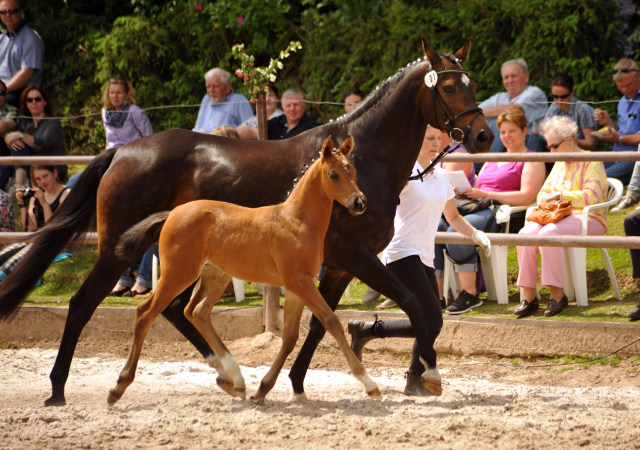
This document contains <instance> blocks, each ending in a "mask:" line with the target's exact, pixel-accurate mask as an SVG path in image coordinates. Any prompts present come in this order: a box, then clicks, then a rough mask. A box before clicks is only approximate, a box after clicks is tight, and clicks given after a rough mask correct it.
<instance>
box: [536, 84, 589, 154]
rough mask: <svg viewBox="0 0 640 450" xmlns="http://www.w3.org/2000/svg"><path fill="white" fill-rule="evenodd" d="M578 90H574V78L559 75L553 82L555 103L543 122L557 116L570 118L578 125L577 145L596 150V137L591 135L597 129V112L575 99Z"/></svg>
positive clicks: (552, 89)
mask: <svg viewBox="0 0 640 450" xmlns="http://www.w3.org/2000/svg"><path fill="white" fill-rule="evenodd" d="M575 93H576V90H575V89H574V88H573V78H572V77H570V76H569V75H565V74H559V75H556V76H555V78H554V79H553V80H552V81H551V96H552V97H553V103H552V104H551V106H549V109H548V110H547V114H546V115H545V116H544V120H543V122H546V121H547V120H549V119H551V118H552V117H555V116H566V117H570V118H571V119H572V120H573V121H574V122H575V123H576V124H577V125H578V133H577V135H576V143H577V144H578V147H580V148H581V149H583V150H593V149H595V148H596V137H595V136H593V135H592V134H591V132H592V131H595V129H596V121H595V119H594V118H593V114H594V112H595V110H594V109H593V108H592V107H591V106H589V105H588V104H586V103H585V102H583V101H582V100H578V99H577V98H575V97H574V95H575Z"/></svg>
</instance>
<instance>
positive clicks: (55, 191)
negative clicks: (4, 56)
mask: <svg viewBox="0 0 640 450" xmlns="http://www.w3.org/2000/svg"><path fill="white" fill-rule="evenodd" d="M25 92H27V91H26V90H25ZM30 92H33V91H30ZM23 96H24V94H23ZM31 186H32V188H31V190H30V191H27V189H25V188H20V189H16V197H17V199H18V205H20V214H21V215H22V225H23V226H24V229H25V231H30V232H33V231H37V230H39V229H40V228H42V227H44V225H45V223H47V222H48V221H49V219H50V218H51V216H52V215H53V213H54V212H55V211H56V209H58V207H59V206H60V205H61V204H62V202H64V201H65V199H66V198H67V196H68V195H69V189H68V188H67V187H66V186H65V185H64V184H61V183H60V178H59V177H58V170H57V168H56V167H55V166H31ZM31 245H33V244H28V245H25V244H16V245H11V246H8V247H6V248H4V249H3V250H2V252H0V261H2V260H3V259H4V257H3V255H5V256H6V255H8V253H9V252H12V253H13V255H12V256H11V257H10V258H8V259H6V260H4V262H3V263H2V266H0V281H2V280H4V279H5V278H7V275H9V273H11V271H12V270H13V269H14V268H15V267H16V266H17V265H18V264H19V263H20V261H22V260H23V259H24V257H25V256H26V254H27V253H28V252H29V249H30V248H31ZM17 250H19V251H17ZM16 251H17V253H16Z"/></svg>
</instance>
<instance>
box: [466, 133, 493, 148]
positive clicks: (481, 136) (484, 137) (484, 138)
mask: <svg viewBox="0 0 640 450" xmlns="http://www.w3.org/2000/svg"><path fill="white" fill-rule="evenodd" d="M494 139H495V136H494V134H493V131H491V128H489V127H487V128H482V129H480V131H478V133H477V134H476V135H475V136H474V135H471V136H470V137H469V139H468V140H469V141H470V142H469V143H467V144H465V148H466V149H467V150H468V151H469V153H487V152H488V151H489V150H491V144H492V143H493V140H494Z"/></svg>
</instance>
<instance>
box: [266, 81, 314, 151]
mask: <svg viewBox="0 0 640 450" xmlns="http://www.w3.org/2000/svg"><path fill="white" fill-rule="evenodd" d="M282 109H283V110H284V115H282V116H279V117H274V118H273V119H269V122H268V123H267V133H268V135H269V140H270V141H273V140H277V139H287V138H290V137H293V136H297V135H299V134H300V133H304V132H305V131H307V130H310V129H312V128H315V127H317V126H318V125H319V123H318V122H316V121H315V120H313V119H312V118H311V117H309V116H307V115H306V114H305V110H306V105H305V104H304V94H303V93H302V92H301V91H300V90H298V89H288V90H286V91H285V92H284V94H282Z"/></svg>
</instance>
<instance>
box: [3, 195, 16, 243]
mask: <svg viewBox="0 0 640 450" xmlns="http://www.w3.org/2000/svg"><path fill="white" fill-rule="evenodd" d="M12 231H16V219H15V211H14V209H13V203H11V197H9V195H8V194H7V193H6V192H4V191H0V232H2V233H10V232H12Z"/></svg>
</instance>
